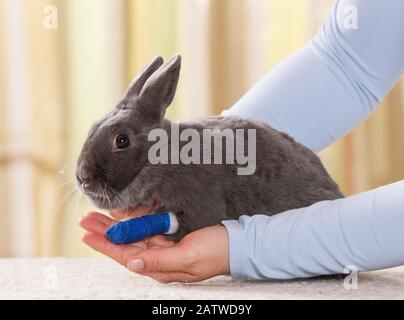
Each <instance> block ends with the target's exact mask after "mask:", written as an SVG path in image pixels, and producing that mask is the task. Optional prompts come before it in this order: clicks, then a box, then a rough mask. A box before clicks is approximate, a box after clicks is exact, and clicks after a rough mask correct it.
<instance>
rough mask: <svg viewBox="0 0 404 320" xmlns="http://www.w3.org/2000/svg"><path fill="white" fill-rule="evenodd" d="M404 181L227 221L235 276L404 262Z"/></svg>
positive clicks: (294, 274)
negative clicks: (307, 204)
mask: <svg viewBox="0 0 404 320" xmlns="http://www.w3.org/2000/svg"><path fill="white" fill-rule="evenodd" d="M403 190H404V181H401V182H397V183H394V184H391V185H388V186H384V187H381V188H378V189H375V190H372V191H369V192H365V193H362V194H359V195H355V196H351V197H349V198H345V199H339V200H335V201H321V202H318V203H316V204H314V205H312V206H309V207H306V208H301V209H295V210H289V211H287V212H284V213H282V214H279V215H275V216H272V217H268V216H264V215H257V216H253V217H247V216H243V217H241V218H240V220H238V221H231V220H229V221H224V222H223V224H224V225H225V226H226V228H227V229H228V231H229V242H230V257H231V259H230V271H231V274H232V276H234V277H251V278H255V279H265V278H274V279H290V278H304V277H313V276H317V275H326V274H338V273H343V272H344V269H345V268H346V267H348V266H351V265H353V266H355V267H356V268H357V270H358V271H368V270H375V269H383V268H389V267H394V266H398V265H402V264H404V233H403V230H402V229H403V225H404V198H403V196H402V194H403Z"/></svg>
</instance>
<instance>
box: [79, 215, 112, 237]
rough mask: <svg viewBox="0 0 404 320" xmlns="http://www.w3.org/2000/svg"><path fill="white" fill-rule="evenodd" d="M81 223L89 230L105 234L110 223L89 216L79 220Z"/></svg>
mask: <svg viewBox="0 0 404 320" xmlns="http://www.w3.org/2000/svg"><path fill="white" fill-rule="evenodd" d="M79 225H80V227H82V228H84V229H85V230H87V231H90V232H94V233H98V234H100V235H105V233H106V232H107V230H108V228H109V225H107V224H105V223H103V222H101V221H99V220H97V219H94V218H93V217H89V216H85V217H82V218H81V219H80V221H79Z"/></svg>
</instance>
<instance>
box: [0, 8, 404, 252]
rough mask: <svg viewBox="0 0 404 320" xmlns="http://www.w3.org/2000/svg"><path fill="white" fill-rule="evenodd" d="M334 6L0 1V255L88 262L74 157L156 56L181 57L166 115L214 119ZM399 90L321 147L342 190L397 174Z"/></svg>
mask: <svg viewBox="0 0 404 320" xmlns="http://www.w3.org/2000/svg"><path fill="white" fill-rule="evenodd" d="M333 2H334V1H333V0H288V1H284V0H126V1H125V0H85V1H83V0H53V1H52V0H0V70H1V72H0V257H1V256H3V257H10V256H11V257H20V256H68V257H77V256H91V255H95V253H94V252H92V251H90V250H89V249H88V248H86V247H85V246H84V245H82V244H81V242H80V235H81V230H80V228H79V227H78V226H77V221H78V218H79V217H80V216H81V215H83V214H84V213H85V212H86V211H88V210H91V209H94V208H92V207H91V206H90V205H89V203H88V202H87V201H86V199H84V198H82V197H81V196H80V195H79V193H78V192H77V191H76V189H75V185H74V180H73V177H74V169H75V162H76V159H77V156H78V153H79V151H80V148H81V145H82V143H83V141H84V139H85V137H86V134H87V131H88V129H89V127H90V125H91V124H92V123H93V121H94V120H95V119H97V118H99V117H100V116H102V115H103V114H104V113H105V112H106V111H108V110H109V109H111V108H112V107H113V106H115V104H116V103H117V102H118V101H119V99H120V98H121V96H122V94H123V92H124V90H125V88H126V86H127V84H128V83H129V82H130V80H131V78H132V77H133V76H134V75H135V73H136V72H137V71H138V70H139V68H141V67H142V66H143V65H144V64H145V63H147V62H148V61H149V60H150V59H151V58H152V57H154V56H155V55H156V54H161V55H162V56H163V57H164V58H166V59H167V58H169V57H170V56H171V55H172V54H174V53H177V52H179V53H181V54H182V55H183V69H182V74H181V80H180V84H179V88H178V91H177V92H178V93H177V96H176V99H175V102H174V105H173V106H172V107H171V108H170V109H169V114H168V116H169V117H170V118H173V119H188V118H191V117H198V116H204V115H209V114H219V113H220V112H221V111H222V110H223V109H225V108H228V107H230V106H231V105H232V104H234V103H235V102H236V101H237V100H238V99H239V98H240V97H241V96H242V95H243V94H244V93H245V92H246V91H247V90H248V88H250V87H251V86H252V85H253V84H254V83H255V82H256V81H257V80H259V79H260V78H261V77H262V76H263V75H264V73H265V72H267V71H268V70H269V69H270V68H271V67H272V66H274V65H275V64H276V63H278V62H279V61H280V60H281V59H283V58H285V57H286V56H288V55H289V54H291V53H292V52H294V51H295V50H297V49H298V48H300V47H301V46H303V45H304V44H305V43H306V41H308V40H309V39H310V37H312V36H313V35H314V34H315V32H316V31H317V30H318V28H319V27H320V25H321V23H322V21H323V19H324V18H325V16H326V15H327V13H328V12H329V10H330V9H331V7H332V5H333ZM403 106H404V83H403V81H401V83H399V84H398V85H397V86H396V88H395V89H394V90H393V91H392V92H391V93H390V94H389V96H388V97H387V98H386V99H385V101H384V102H383V103H382V106H381V107H380V108H378V110H377V111H376V112H375V113H374V114H373V115H372V116H371V117H370V118H369V119H368V120H367V121H366V122H365V123H364V124H362V125H361V126H359V127H358V128H356V129H355V130H354V131H353V132H352V133H350V134H349V135H348V136H346V137H344V138H343V139H341V140H340V141H338V142H337V143H335V144H334V145H332V146H331V147H329V148H328V149H326V150H324V151H322V152H321V154H320V156H321V158H322V159H323V161H324V163H325V165H326V167H327V168H328V170H329V171H330V173H331V175H332V176H333V177H334V179H335V180H336V181H337V182H338V183H339V184H340V186H341V188H342V190H343V191H344V192H345V194H347V195H349V194H353V193H357V192H361V191H364V190H368V189H370V188H373V187H376V186H380V185H383V184H387V183H390V182H393V181H397V180H400V179H403V178H404V166H403V165H402V164H403V163H404V162H403V161H404V148H403V134H402V127H403V125H404V108H403Z"/></svg>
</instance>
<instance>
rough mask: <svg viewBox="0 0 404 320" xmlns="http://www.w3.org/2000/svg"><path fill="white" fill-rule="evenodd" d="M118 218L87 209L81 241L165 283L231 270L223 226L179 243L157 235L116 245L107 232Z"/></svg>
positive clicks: (201, 231) (190, 280)
mask: <svg viewBox="0 0 404 320" xmlns="http://www.w3.org/2000/svg"><path fill="white" fill-rule="evenodd" d="M142 210H143V212H144V209H141V208H140V209H138V210H137V211H136V212H135V213H133V214H131V215H130V216H131V217H136V216H141V215H142ZM121 213H122V212H115V214H114V215H115V216H119V215H120V214H121ZM123 214H125V215H126V216H127V215H128V214H127V213H123ZM116 222H118V221H116V220H113V219H111V218H109V217H107V216H105V215H102V214H100V213H98V212H90V213H88V214H87V215H86V216H84V217H83V218H81V220H80V226H81V227H82V228H84V229H85V230H86V232H85V234H84V235H83V237H82V241H83V242H84V243H86V244H87V245H88V246H90V247H91V248H93V249H94V250H96V251H98V252H100V253H103V254H105V255H106V256H108V257H110V258H112V259H114V260H115V261H117V262H118V263H120V264H122V265H123V266H125V267H127V268H128V269H129V270H131V271H133V272H136V273H138V274H141V275H145V276H148V277H151V278H153V279H155V280H157V281H159V282H164V283H169V282H196V281H201V280H204V279H208V278H211V277H214V276H217V275H222V274H229V272H230V271H229V269H230V268H229V243H228V235H227V231H226V228H225V227H224V226H221V225H215V226H211V227H207V228H203V229H200V230H197V231H194V232H192V233H190V234H188V235H186V236H185V237H184V238H183V239H182V240H181V241H180V242H177V243H175V242H173V241H169V240H166V239H165V238H164V237H163V236H162V235H156V236H152V237H150V238H148V239H145V240H143V241H140V242H137V243H134V244H129V245H115V244H113V243H112V242H110V241H109V240H108V239H107V238H106V236H105V233H106V231H107V229H108V228H109V227H110V226H111V225H112V224H114V223H116Z"/></svg>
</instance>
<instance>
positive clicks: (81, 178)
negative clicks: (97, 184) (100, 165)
mask: <svg viewBox="0 0 404 320" xmlns="http://www.w3.org/2000/svg"><path fill="white" fill-rule="evenodd" d="M76 177H77V181H78V182H79V183H80V185H81V186H82V188H83V189H88V188H89V187H90V186H91V179H90V176H89V175H86V174H83V173H82V174H76Z"/></svg>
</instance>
